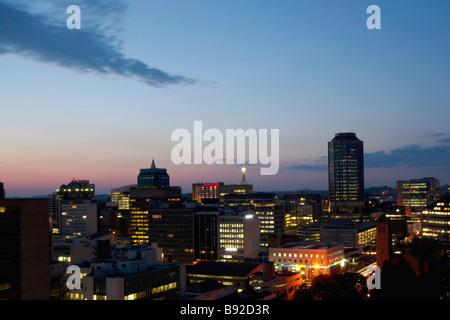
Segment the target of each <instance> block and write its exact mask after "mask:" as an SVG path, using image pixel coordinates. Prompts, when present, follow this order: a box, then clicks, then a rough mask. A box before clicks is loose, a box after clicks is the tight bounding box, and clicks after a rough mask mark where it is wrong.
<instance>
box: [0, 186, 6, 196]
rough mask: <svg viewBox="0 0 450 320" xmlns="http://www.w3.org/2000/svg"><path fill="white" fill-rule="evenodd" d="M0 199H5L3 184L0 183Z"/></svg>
mask: <svg viewBox="0 0 450 320" xmlns="http://www.w3.org/2000/svg"><path fill="white" fill-rule="evenodd" d="M0 199H5V187H4V185H3V182H0Z"/></svg>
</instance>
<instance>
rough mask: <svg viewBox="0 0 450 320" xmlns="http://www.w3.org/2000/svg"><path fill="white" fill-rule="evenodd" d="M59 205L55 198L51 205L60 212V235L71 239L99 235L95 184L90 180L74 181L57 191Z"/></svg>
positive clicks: (51, 199)
mask: <svg viewBox="0 0 450 320" xmlns="http://www.w3.org/2000/svg"><path fill="white" fill-rule="evenodd" d="M56 200H57V204H55V203H53V202H54V201H53V197H52V198H50V199H49V203H51V204H52V206H53V211H54V210H55V206H57V210H59V215H58V221H57V225H58V228H59V235H60V236H61V237H63V238H66V239H70V238H74V237H78V236H87V235H91V234H94V233H97V202H96V201H95V184H92V183H90V182H89V180H78V179H73V180H72V181H71V182H70V183H68V184H63V185H61V186H60V188H59V189H58V190H57V191H56ZM54 233H56V232H54Z"/></svg>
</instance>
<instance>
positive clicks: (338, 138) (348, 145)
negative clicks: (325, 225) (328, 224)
mask: <svg viewBox="0 0 450 320" xmlns="http://www.w3.org/2000/svg"><path fill="white" fill-rule="evenodd" d="M328 184H329V215H330V219H335V218H346V219H351V220H354V221H363V220H365V217H364V216H363V208H364V151H363V142H362V141H361V140H359V139H358V138H357V137H356V134H355V133H351V132H345V133H337V134H336V135H335V137H334V138H333V140H331V141H330V142H328Z"/></svg>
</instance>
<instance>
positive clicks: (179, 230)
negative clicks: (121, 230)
mask: <svg viewBox="0 0 450 320" xmlns="http://www.w3.org/2000/svg"><path fill="white" fill-rule="evenodd" d="M147 210H148V211H147V213H146V214H145V213H143V214H142V215H141V217H142V227H141V228H140V229H139V231H134V232H132V243H134V244H136V243H137V242H138V241H141V242H140V243H152V244H156V245H157V246H158V248H161V249H162V253H163V255H164V261H166V262H176V263H192V262H193V261H194V228H193V225H194V214H195V212H196V209H195V208H186V207H183V206H173V207H165V208H164V207H159V208H158V207H156V208H149V209H147ZM136 220H138V218H137V215H136ZM145 225H146V227H144V226H145Z"/></svg>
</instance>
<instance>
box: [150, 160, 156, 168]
mask: <svg viewBox="0 0 450 320" xmlns="http://www.w3.org/2000/svg"><path fill="white" fill-rule="evenodd" d="M151 168H152V169H155V168H156V165H155V159H154V158H152V166H151Z"/></svg>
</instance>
